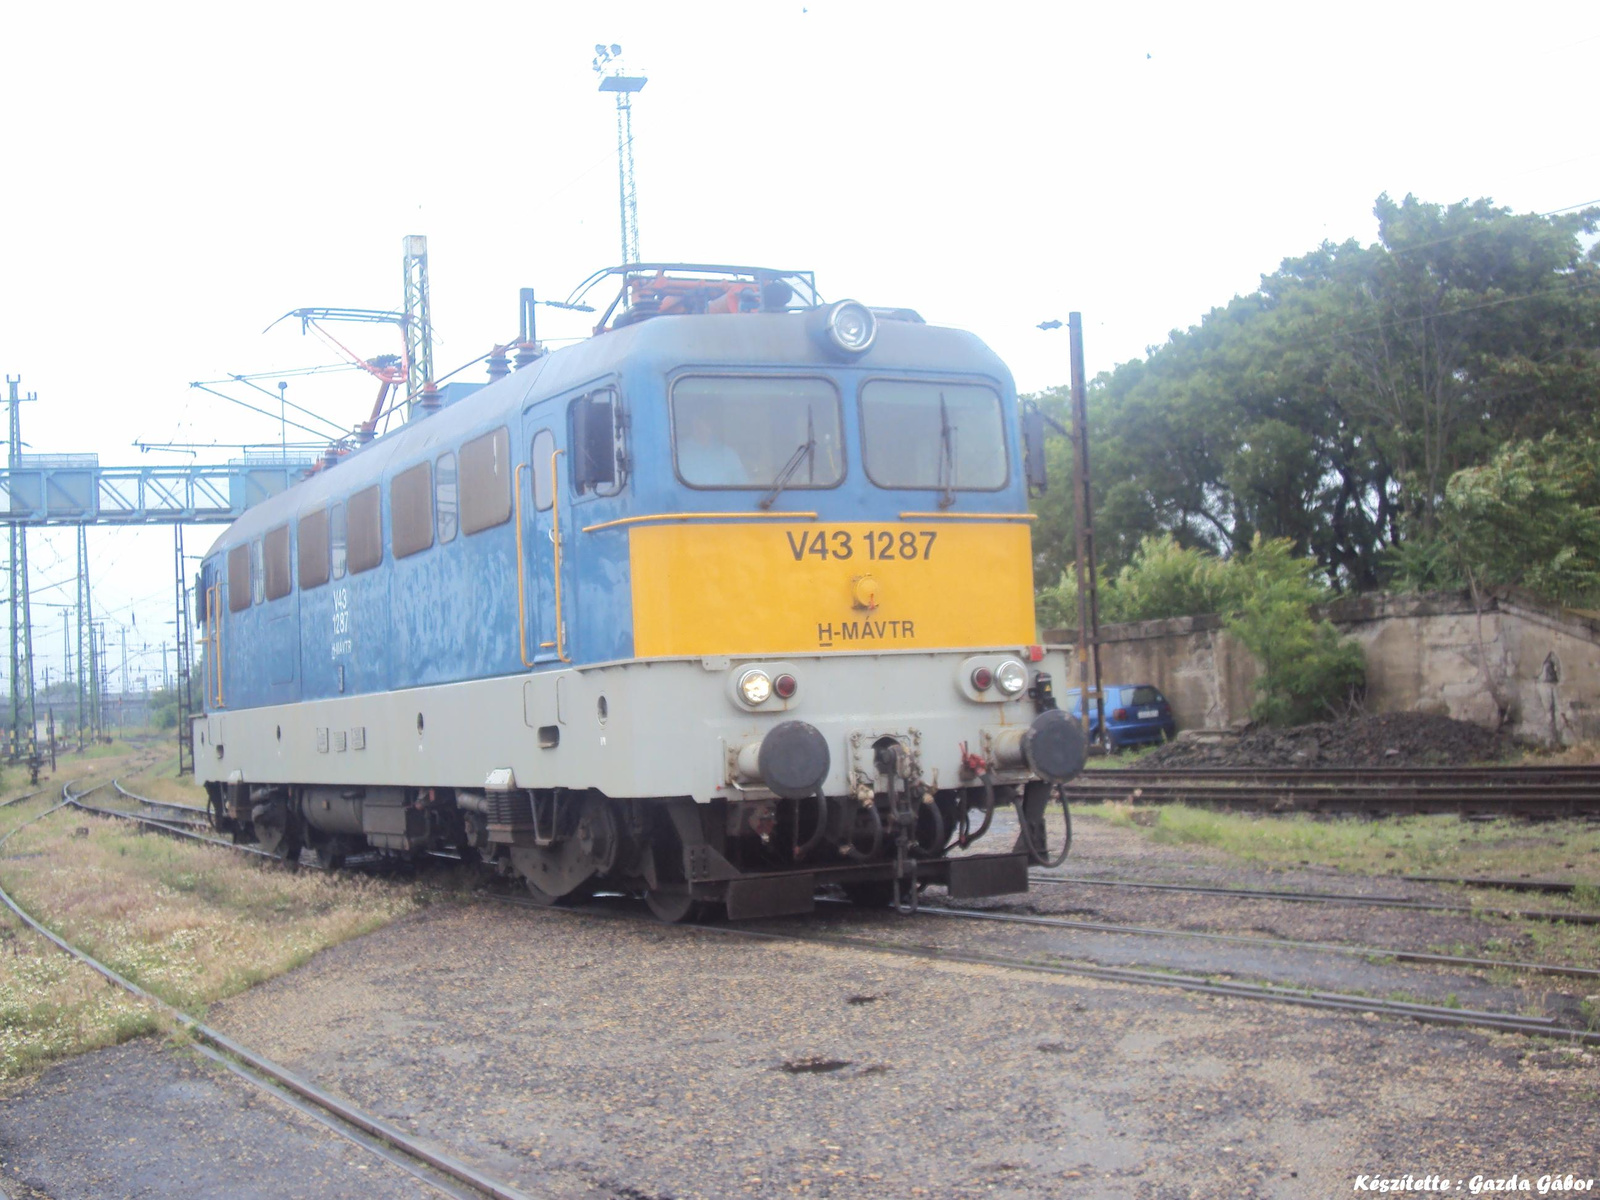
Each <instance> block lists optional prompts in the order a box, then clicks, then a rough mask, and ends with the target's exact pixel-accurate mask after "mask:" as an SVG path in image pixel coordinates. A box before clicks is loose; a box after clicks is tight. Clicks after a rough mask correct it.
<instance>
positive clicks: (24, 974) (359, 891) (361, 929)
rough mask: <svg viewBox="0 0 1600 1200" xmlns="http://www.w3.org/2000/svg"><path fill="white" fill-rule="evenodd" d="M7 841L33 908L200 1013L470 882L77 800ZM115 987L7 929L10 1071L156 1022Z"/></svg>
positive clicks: (15, 890)
mask: <svg viewBox="0 0 1600 1200" xmlns="http://www.w3.org/2000/svg"><path fill="white" fill-rule="evenodd" d="M185 786H187V785H185ZM55 799H56V797H55V793H53V792H52V793H50V794H48V795H45V796H40V797H37V798H35V799H32V800H28V801H24V802H23V803H21V804H18V805H15V806H13V807H12V808H10V809H7V810H5V812H6V815H7V819H5V821H4V826H5V827H6V828H12V827H15V826H17V825H20V824H21V823H22V822H23V821H25V820H27V819H29V818H30V817H33V816H36V815H38V814H39V813H41V812H44V811H45V810H46V809H48V808H49V807H50V805H52V804H53V803H55ZM80 830H81V831H84V832H83V833H82V834H81V835H80V833H79V831H80ZM3 853H4V855H5V857H4V858H0V879H3V881H4V884H5V886H6V889H7V890H8V891H10V892H11V894H12V895H13V896H15V897H16V898H17V901H18V902H19V903H20V904H22V905H23V907H24V908H26V909H28V911H29V912H31V913H33V914H34V915H35V916H37V917H39V919H40V920H42V921H44V922H45V924H46V925H48V926H49V927H50V928H51V929H52V930H54V931H55V932H56V933H59V934H60V935H61V936H63V937H65V938H66V939H67V940H68V941H70V942H72V943H73V944H74V945H77V946H80V947H82V948H83V949H84V950H85V951H87V952H88V953H90V954H92V955H93V956H94V957H96V958H98V959H99V960H100V961H102V962H104V963H106V964H107V965H108V966H110V967H112V968H113V969H115V970H117V971H118V972H120V973H121V974H123V975H125V976H126V977H127V978H129V979H131V980H133V981H134V982H135V983H138V984H139V985H141V986H142V987H145V988H147V989H148V990H149V991H151V992H152V993H154V994H155V995H157V996H159V997H160V998H161V999H163V1000H165V1001H167V1002H168V1003H169V1004H172V1005H174V1006H176V1007H178V1008H180V1009H183V1010H184V1011H186V1012H188V1013H191V1014H193V1015H195V1016H201V1015H203V1014H204V1012H205V1009H206V1006H207V1005H209V1004H211V1003H212V1002H214V1001H217V1000H220V999H223V998H225V997H228V996H231V995H234V994H235V993H237V992H240V991H243V990H244V989H245V988H248V987H250V986H252V985H253V984H256V983H259V982H261V981H262V980H265V979H269V978H271V977H273V976H275V975H279V974H281V973H283V972H284V971H288V970H291V969H293V968H294V967H297V966H300V965H301V964H303V963H304V962H306V961H307V960H308V959H310V958H311V956H312V955H314V954H315V953H316V952H317V951H319V950H322V949H324V948H326V947H328V946H332V945H335V944H337V943H339V942H342V941H344V940H346V939H348V938H351V937H356V936H359V935H361V934H363V933H368V932H370V931H372V930H374V929H377V928H379V927H380V926H382V925H385V924H387V923H389V922H390V921H393V920H395V919H396V918H398V917H402V916H405V915H406V914H408V913H411V912H414V911H416V910H417V909H419V908H421V907H423V906H425V905H426V904H428V903H430V902H432V901H433V900H434V899H437V898H438V897H439V896H440V895H441V893H442V892H444V891H446V890H455V889H457V888H461V889H464V888H465V883H464V881H463V880H462V879H459V878H457V877H454V876H450V877H443V878H440V879H431V880H429V881H426V882H422V883H416V882H409V883H402V882H393V881H388V880H381V879H373V878H369V877H365V876H361V875H353V874H343V873H340V874H327V873H323V872H320V871H312V870H303V871H299V872H291V871H287V870H284V869H283V868H281V867H278V866H274V865H271V864H262V865H258V864H256V863H254V862H252V861H248V860H245V859H243V858H241V857H240V856H238V855H234V854H231V853H229V852H228V851H226V850H223V849H220V848H217V847H212V846H205V845H202V844H199V843H192V842H182V841H177V840H174V839H172V838H168V837H163V836H161V835H159V834H150V833H141V832H139V831H137V830H136V829H135V828H134V827H132V826H129V825H127V824H125V823H123V822H120V821H115V820H113V819H111V818H104V817H94V816H91V815H88V814H85V813H82V812H76V811H73V810H71V809H63V810H61V811H59V812H56V813H54V814H52V815H50V816H48V817H46V818H45V819H44V820H42V821H40V822H39V823H38V824H36V825H32V826H30V827H29V828H27V829H25V830H22V831H21V832H20V833H18V834H17V835H16V836H15V837H13V838H12V839H11V841H10V842H8V843H7V844H6V847H5V850H4V852H3ZM28 943H37V945H29V944H28ZM108 986H109V985H103V984H102V983H100V981H99V977H98V976H96V975H94V974H92V973H91V972H89V971H88V969H87V968H85V967H82V966H81V965H79V964H76V963H72V962H71V961H69V960H68V959H67V958H66V956H65V955H63V954H61V953H60V952H59V951H57V950H56V949H55V948H54V947H51V946H48V945H47V944H45V943H44V942H43V940H42V939H39V938H37V937H33V936H32V935H27V936H26V937H24V936H22V935H20V934H19V935H16V936H13V937H10V938H6V939H4V943H3V944H0V1080H3V1079H6V1078H15V1077H16V1076H18V1075H21V1074H26V1073H28V1072H29V1071H32V1070H34V1069H37V1068H38V1067H39V1066H40V1065H41V1064H43V1063H45V1062H47V1061H49V1060H51V1059H53V1058H58V1057H61V1056H63V1055H66V1054H72V1053H78V1052H81V1051H84V1050H89V1049H93V1048H95V1047H97V1046H103V1045H107V1044H111V1043H112V1042H116V1041H121V1040H124V1039H125V1038H128V1037H132V1036H136V1035H137V1034H140V1033H145V1032H149V1031H150V1030H152V1029H153V1028H155V1027H156V1025H155V1023H154V1019H153V1018H152V1017H151V1015H150V1014H149V1013H148V1012H146V1011H144V1010H143V1009H142V1007H141V1006H139V1005H136V1004H135V1003H134V1002H133V1001H132V1000H131V999H128V1000H124V999H123V993H122V992H121V991H120V990H117V991H116V992H115V994H114V995H108V994H106V992H107V988H108Z"/></svg>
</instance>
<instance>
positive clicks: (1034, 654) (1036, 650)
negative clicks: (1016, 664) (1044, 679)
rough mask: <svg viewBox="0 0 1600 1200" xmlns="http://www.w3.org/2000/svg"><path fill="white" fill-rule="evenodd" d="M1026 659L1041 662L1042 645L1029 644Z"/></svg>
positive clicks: (1042, 656)
mask: <svg viewBox="0 0 1600 1200" xmlns="http://www.w3.org/2000/svg"><path fill="white" fill-rule="evenodd" d="M1028 661H1029V662H1043V661H1044V647H1043V646H1029V647H1028Z"/></svg>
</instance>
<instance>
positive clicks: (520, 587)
mask: <svg viewBox="0 0 1600 1200" xmlns="http://www.w3.org/2000/svg"><path fill="white" fill-rule="evenodd" d="M527 467H528V464H527V463H518V464H517V469H516V470H515V471H514V472H512V478H511V490H512V491H513V492H515V493H516V496H517V636H518V638H520V639H521V646H522V665H523V666H525V667H531V666H534V665H536V664H535V663H534V662H533V661H531V660H530V659H529V658H528V608H527V602H526V600H525V590H524V588H525V585H524V584H523V581H522V577H523V565H522V472H523V471H525V470H527Z"/></svg>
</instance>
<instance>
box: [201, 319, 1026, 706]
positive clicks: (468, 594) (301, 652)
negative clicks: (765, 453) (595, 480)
mask: <svg viewBox="0 0 1600 1200" xmlns="http://www.w3.org/2000/svg"><path fill="white" fill-rule="evenodd" d="M696 371H713V372H725V373H726V372H732V373H743V374H760V373H764V372H775V373H793V372H796V371H801V372H804V373H805V374H807V375H817V376H825V377H827V378H829V379H831V380H832V381H833V382H834V383H835V384H836V386H837V387H838V389H839V393H840V397H841V400H842V404H843V425H844V448H845V454H846V464H847V465H846V470H845V477H844V479H843V481H842V483H841V484H840V485H839V486H837V487H834V488H830V489H791V490H787V491H785V492H784V493H783V494H782V495H781V496H779V497H778V499H777V501H776V502H775V503H774V505H773V508H772V511H774V512H784V511H804V512H815V513H817V514H818V515H819V516H820V517H821V518H822V519H823V520H829V521H863V520H885V519H888V520H897V519H898V515H899V513H901V512H902V511H930V510H934V509H936V508H937V507H938V495H937V493H936V492H934V491H931V490H917V491H905V490H890V489H884V488H880V487H877V486H875V485H874V484H873V483H871V481H870V480H868V479H867V477H866V474H865V472H864V470H863V469H862V466H861V461H862V460H861V426H860V418H859V412H858V408H857V393H858V388H859V386H860V384H861V383H862V381H864V380H866V379H870V378H872V377H873V376H876V375H891V376H893V377H895V378H918V377H925V378H929V379H937V380H954V381H968V382H978V383H987V384H989V385H990V386H992V387H994V388H995V389H996V390H997V391H998V392H999V393H1000V398H1001V415H1002V420H1003V427H1004V429H1005V436H1006V439H1007V456H1008V468H1009V469H1008V472H1007V481H1006V484H1005V486H1004V487H1003V488H1001V489H1000V490H998V491H993V492H968V491H963V492H958V493H956V501H955V504H954V506H953V508H952V510H951V511H952V512H953V513H961V512H974V513H981V512H1011V513H1015V512H1022V511H1025V510H1026V507H1027V495H1026V488H1025V483H1024V479H1023V468H1022V453H1021V446H1020V442H1019V434H1018V426H1017V421H1016V392H1015V388H1014V386H1013V384H1012V381H1011V376H1010V374H1009V372H1008V371H1007V370H1006V368H1005V367H1004V365H1003V364H1002V363H1001V362H1000V360H999V359H998V358H997V357H996V356H995V355H994V354H993V352H991V351H990V350H989V349H988V348H987V347H986V346H984V345H983V343H982V342H980V341H979V340H978V339H977V338H975V337H973V336H972V335H970V334H966V333H962V332H959V331H956V330H950V329H941V328H937V327H932V326H925V325H919V324H913V323H908V322H896V321H884V322H882V323H881V324H880V327H879V335H878V338H877V341H876V343H875V344H874V346H873V348H872V349H871V350H870V351H868V352H867V354H866V355H864V356H863V357H862V358H861V359H860V360H858V361H854V362H849V363H845V362H841V361H840V360H839V359H838V358H835V357H830V356H829V355H828V354H827V353H826V352H825V351H824V350H823V349H822V348H821V347H820V346H818V345H817V344H816V343H814V342H812V341H811V340H810V339H808V338H807V336H806V335H805V332H804V329H803V326H802V321H801V320H800V318H799V317H798V316H795V315H791V314H728V315H715V316H705V315H700V316H678V317H660V318H656V319H654V320H649V321H644V322H641V323H639V324H636V325H631V326H628V327H626V328H624V329H621V330H617V331H614V332H610V333H606V334H604V335H602V336H598V337H595V338H592V339H590V340H588V341H586V342H583V343H580V344H578V345H575V346H572V347H568V348H565V349H562V350H558V351H555V352H554V353H552V354H549V355H547V356H545V357H543V358H541V359H539V360H537V361H536V362H535V363H534V364H533V365H531V366H529V367H528V368H526V369H524V370H522V371H519V372H516V373H515V374H513V375H511V376H509V377H507V378H505V379H502V380H499V381H497V382H495V383H492V384H489V385H487V386H484V387H480V388H478V389H477V390H475V391H473V392H471V394H468V395H464V396H461V397H460V398H459V399H457V400H456V401H455V402H454V403H451V404H449V405H447V406H446V407H445V408H443V409H442V410H441V411H439V412H436V413H434V414H432V415H430V416H426V417H423V418H420V419H415V420H413V421H411V422H409V423H408V424H406V425H405V426H403V427H402V428H400V429H399V430H397V431H395V432H394V433H391V434H388V435H386V436H384V437H383V438H380V439H378V440H377V441H375V442H373V443H372V444H370V445H368V446H366V447H363V448H362V449H361V450H359V451H358V452H356V453H355V454H352V455H350V456H349V457H348V458H346V459H344V460H342V461H341V462H340V463H339V464H338V465H336V466H334V467H332V468H330V469H328V470H325V471H322V472H320V473H318V474H317V475H315V476H313V477H312V478H310V479H309V480H307V481H306V482H304V483H301V484H299V485H297V486H295V487H293V488H291V489H289V490H288V491H287V492H284V493H282V494H280V495H278V496H274V497H272V498H271V499H269V500H267V501H265V502H263V503H261V504H259V505H257V506H256V507H255V508H253V509H251V510H250V511H249V512H247V513H246V514H245V515H244V516H243V517H241V518H240V519H239V520H238V521H237V522H236V523H235V524H233V525H232V526H230V527H229V528H228V530H227V531H226V532H225V533H224V534H223V535H222V536H221V537H220V538H219V539H218V540H217V542H216V544H215V545H214V546H213V547H212V548H211V550H210V552H209V553H208V555H207V557H206V560H205V562H204V564H203V566H202V578H201V584H202V588H209V587H210V586H212V585H214V584H215V585H218V586H219V592H220V597H221V599H220V605H219V608H220V611H221V614H222V620H221V631H220V637H221V658H222V662H223V669H222V680H221V703H220V704H219V703H218V696H217V684H216V669H215V666H214V665H212V666H210V668H209V671H210V674H209V682H208V686H207V688H206V689H205V692H206V707H207V709H208V710H209V709H215V708H228V709H235V708H249V707H255V706H259V705H267V704H282V703H288V702H293V701H296V700H312V699H320V698H324V697H331V696H337V695H351V694H361V693H372V692H382V691H392V690H397V689H403V688H411V687H418V686H424V685H430V684H438V683H445V682H453V681H464V680H472V679H481V678H486V677H489V676H496V675H506V674H514V673H521V672H523V671H526V670H529V669H533V670H538V669H541V668H548V667H549V666H551V665H565V664H561V663H560V662H559V660H558V659H557V658H556V655H555V652H554V650H553V649H551V648H548V647H541V645H540V643H541V642H543V641H549V640H553V617H554V604H555V597H554V578H553V573H552V571H551V561H550V556H551V544H550V541H549V536H548V534H549V521H550V516H551V514H550V513H548V512H546V513H538V512H536V511H535V509H534V504H533V493H532V490H531V484H530V477H531V475H532V473H533V469H534V467H535V466H537V464H533V463H532V462H531V461H530V459H531V453H530V445H531V442H532V439H533V436H534V435H535V433H536V432H538V431H539V430H540V429H549V430H550V431H551V433H552V434H553V435H554V438H555V442H556V445H557V447H558V448H560V449H562V450H563V451H570V446H571V429H570V405H571V403H572V401H574V400H576V399H577V398H579V397H581V396H584V395H587V394H589V393H590V392H593V391H595V390H596V389H598V388H604V387H610V388H614V389H615V390H616V391H617V393H618V395H619V396H620V404H621V408H622V411H623V413H624V414H625V422H626V433H625V440H626V447H627V453H628V457H629V460H630V461H629V469H628V474H627V479H626V484H625V486H624V487H623V488H622V490H621V491H620V493H619V494H618V495H616V496H612V497H601V496H596V495H593V494H589V495H584V496H575V495H574V494H573V491H572V488H571V487H570V474H569V467H570V463H571V455H570V452H568V453H566V454H564V455H563V457H562V458H561V460H560V462H561V466H560V468H559V478H560V487H559V504H558V510H559V519H560V523H561V535H562V545H563V547H564V551H563V553H564V562H563V570H562V579H561V588H562V611H563V614H564V616H565V625H566V635H567V637H566V650H567V654H568V657H569V658H570V660H571V661H572V662H573V663H575V664H579V665H582V664H586V663H596V662H611V661H616V660H620V659H627V658H629V657H631V656H632V654H633V629H632V612H633V598H632V593H631V586H630V578H629V564H628V535H627V529H626V527H618V528H614V529H609V530H596V531H593V532H590V533H583V532H581V530H582V528H583V527H584V526H592V525H596V524H600V523H603V522H606V521H612V520H616V519H618V518H622V517H628V516H635V515H644V514H655V513H670V512H685V511H693V512H729V513H741V512H749V511H751V510H752V509H753V508H754V507H755V504H756V501H757V500H758V499H759V497H760V493H759V492H755V491H749V490H696V489H692V488H689V487H687V486H685V485H684V484H683V483H682V482H681V481H680V480H679V479H678V478H677V476H676V474H675V472H674V469H673V460H672V451H671V437H670V419H669V414H668V403H667V396H668V392H669V389H670V387H671V383H672V380H673V378H674V377H676V376H677V375H679V374H683V373H686V372H687V373H693V372H696ZM500 426H505V427H507V429H508V431H509V441H510V449H511V460H512V463H513V464H514V465H515V467H516V471H515V475H514V480H515V483H516V490H517V493H518V494H519V495H520V498H521V508H522V522H521V524H522V530H523V554H524V570H523V573H522V582H523V599H522V608H523V612H524V614H525V618H526V623H525V624H526V633H527V643H526V646H527V650H526V652H527V657H528V660H531V661H532V662H533V663H534V665H533V667H532V668H529V667H527V666H526V665H525V660H524V657H523V654H524V649H523V638H522V636H521V631H519V620H518V570H517V528H518V522H517V520H516V515H515V513H516V509H515V507H513V517H512V519H511V520H509V521H507V522H505V523H504V524H502V525H499V526H496V527H493V528H490V529H487V530H483V531H481V532H479V533H476V534H472V535H465V534H458V535H457V536H456V537H455V538H454V539H453V540H452V541H450V542H449V543H447V544H442V545H441V544H435V545H434V546H433V547H431V548H430V549H427V550H424V551H422V552H420V553H418V554H415V555H412V556H410V557H407V558H404V559H399V560H396V559H395V558H394V557H393V552H392V547H393V540H392V536H391V535H392V528H391V513H390V507H389V484H390V481H391V480H392V479H393V477H394V476H395V475H396V474H397V473H398V472H400V471H403V470H405V469H406V468H408V467H411V466H413V465H415V464H416V463H418V462H422V461H435V460H436V459H437V457H438V456H439V455H440V454H442V453H445V452H446V451H451V452H455V453H457V454H458V455H459V452H460V449H461V446H462V444H463V443H465V442H467V441H470V440H471V439H473V438H475V437H477V436H479V435H481V434H484V433H486V432H489V431H491V430H494V429H495V428H497V427H500ZM373 483H379V484H380V485H381V489H380V494H381V496H382V512H383V534H384V538H383V542H384V558H383V561H382V563H381V564H380V565H379V566H377V567H376V568H374V569H372V570H369V571H365V572H362V573H361V574H355V575H346V576H345V577H344V578H343V579H338V580H330V581H329V582H328V583H326V584H323V585H321V586H318V587H313V588H309V589H304V590H302V589H301V588H300V586H299V580H298V578H296V579H295V586H294V587H293V588H292V589H291V590H290V592H289V594H288V595H287V596H285V597H282V598H280V599H276V600H270V601H265V602H263V603H259V604H252V605H251V606H250V607H249V608H246V609H244V610H242V611H240V612H230V611H229V610H228V603H227V596H226V591H227V582H226V579H227V570H226V558H227V552H228V550H229V549H230V548H232V547H234V546H237V545H239V544H240V543H241V542H250V541H254V540H256V539H259V538H261V537H262V535H263V534H265V533H266V532H267V531H268V530H271V529H274V528H276V527H278V526H280V525H282V524H284V523H285V522H287V523H288V525H289V530H290V537H291V550H290V562H291V566H292V567H294V564H296V563H297V547H296V546H294V544H293V539H294V538H295V537H297V536H298V529H297V524H298V520H299V518H300V517H301V516H302V515H303V514H305V513H308V512H311V511H314V510H315V509H317V508H320V507H323V506H325V505H327V504H329V503H330V502H342V501H346V500H348V498H349V497H350V496H351V495H352V494H354V493H356V492H358V491H360V490H362V489H363V488H365V487H368V486H370V485H371V484H373ZM295 574H296V576H297V575H298V570H297V568H295ZM202 595H204V592H203V591H202ZM201 608H202V612H203V611H204V601H203V600H202V601H201ZM215 632H216V631H215V630H214V629H212V630H208V633H215Z"/></svg>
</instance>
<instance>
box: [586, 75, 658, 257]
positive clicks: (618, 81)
mask: <svg viewBox="0 0 1600 1200" xmlns="http://www.w3.org/2000/svg"><path fill="white" fill-rule="evenodd" d="M621 56H622V47H621V46H618V45H615V44H613V45H610V46H602V45H598V44H597V45H596V46H595V48H594V69H595V74H597V75H599V76H600V90H601V91H602V92H614V93H616V97H617V200H618V206H619V207H620V209H621V212H622V261H623V263H624V264H627V263H636V262H638V261H639V196H638V191H637V189H636V187H635V186H634V176H633V94H634V93H635V92H638V91H641V90H643V88H644V85H645V84H646V83H648V82H649V80H648V79H647V78H646V77H645V76H643V75H626V74H624V73H623V70H622V61H621Z"/></svg>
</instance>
